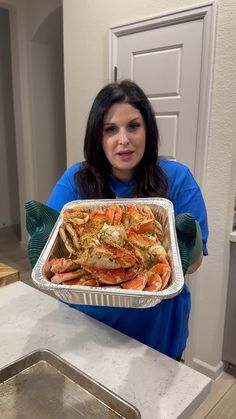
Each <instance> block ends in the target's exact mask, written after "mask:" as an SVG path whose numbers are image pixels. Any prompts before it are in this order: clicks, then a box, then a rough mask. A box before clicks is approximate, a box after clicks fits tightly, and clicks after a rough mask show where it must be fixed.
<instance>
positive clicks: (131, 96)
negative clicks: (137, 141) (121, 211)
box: [75, 80, 168, 199]
mask: <svg viewBox="0 0 236 419" xmlns="http://www.w3.org/2000/svg"><path fill="white" fill-rule="evenodd" d="M115 103H128V104H130V105H132V106H133V107H134V108H136V109H138V110H139V112H140V113H141V115H142V117H143V119H144V122H145V129H146V145H145V151H144V155H143V157H142V159H141V161H140V162H139V164H138V165H137V167H136V168H135V170H134V176H133V181H134V185H135V186H134V190H133V196H135V197H152V196H158V197H166V196H167V189H168V182H167V177H166V175H165V173H164V172H163V170H162V169H161V167H160V165H159V159H158V143H159V133H158V128H157V124H156V120H155V117H154V113H153V110H152V107H151V105H150V102H149V100H148V99H147V97H146V95H145V93H144V92H143V90H142V89H141V88H140V87H139V86H138V85H137V84H136V83H134V82H133V81H130V80H123V81H121V82H120V83H110V84H108V85H107V86H105V87H104V88H103V89H102V90H100V92H99V93H98V94H97V96H96V98H95V100H94V102H93V104H92V107H91V110H90V113H89V117H88V121H87V127H86V133H85V139H84V157H85V161H84V163H83V165H82V168H81V169H80V170H78V171H77V172H76V173H75V183H76V185H77V187H78V190H79V194H80V196H81V198H87V199H92V198H93V199H99V198H100V199H101V198H115V195H114V193H113V192H112V190H111V189H110V187H109V178H110V176H111V165H110V163H109V161H108V160H107V158H106V156H105V153H104V151H103V147H102V135H103V123H104V116H105V114H106V113H107V111H108V110H109V108H110V107H111V106H112V105H114V104H115Z"/></svg>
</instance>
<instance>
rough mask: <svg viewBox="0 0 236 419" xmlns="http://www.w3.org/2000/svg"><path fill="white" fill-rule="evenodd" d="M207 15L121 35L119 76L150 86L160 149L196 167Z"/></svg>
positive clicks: (118, 61)
mask: <svg viewBox="0 0 236 419" xmlns="http://www.w3.org/2000/svg"><path fill="white" fill-rule="evenodd" d="M202 41H203V20H202V19H198V20H193V21H187V22H180V23H177V24H172V25H168V26H164V27H162V26H160V27H157V28H154V29H152V28H151V29H149V30H142V31H141V32H135V33H128V34H126V35H124V36H120V37H118V39H117V45H116V54H117V56H116V63H117V64H116V65H117V80H121V79H124V78H130V79H132V80H134V81H135V82H137V83H138V84H139V85H140V86H141V87H142V88H143V90H144V91H145V93H146V94H147V96H148V98H149V99H150V101H151V104H152V106H153V109H154V112H155V116H156V118H157V123H158V127H159V132H160V151H159V154H160V155H163V156H166V157H170V158H174V159H177V160H178V161H180V162H182V163H184V164H186V165H187V166H188V167H189V168H190V169H191V170H192V172H194V169H195V152H196V147H197V128H198V110H199V91H200V81H201V56H202Z"/></svg>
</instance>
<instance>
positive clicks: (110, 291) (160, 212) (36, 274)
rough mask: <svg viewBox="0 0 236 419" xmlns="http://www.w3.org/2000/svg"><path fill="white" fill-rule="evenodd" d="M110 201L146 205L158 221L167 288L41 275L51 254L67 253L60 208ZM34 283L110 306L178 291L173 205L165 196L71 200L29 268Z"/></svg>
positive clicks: (72, 299) (75, 300)
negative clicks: (60, 280)
mask: <svg viewBox="0 0 236 419" xmlns="http://www.w3.org/2000/svg"><path fill="white" fill-rule="evenodd" d="M111 204H118V205H121V206H125V205H128V204H135V205H137V206H138V205H148V206H150V208H152V209H153V210H154V212H155V214H156V215H157V219H158V221H159V222H161V224H162V227H163V231H164V235H163V245H164V247H165V249H166V250H167V253H168V256H169V258H170V264H171V268H172V275H171V278H170V281H169V284H168V286H167V288H165V289H164V290H161V291H157V292H149V291H137V290H127V289H121V288H111V287H109V286H108V287H88V286H75V285H73V286H69V285H61V284H60V285H57V284H53V283H51V282H50V281H49V280H48V279H47V278H46V277H45V275H44V267H45V264H46V263H47V261H48V260H50V259H52V258H59V257H68V256H69V255H68V253H67V250H66V249H65V247H64V244H63V242H62V240H61V238H60V236H59V227H60V225H61V224H62V222H63V218H62V215H63V211H64V210H65V209H68V208H71V207H73V206H75V205H81V206H86V207H87V206H91V207H95V206H96V207H97V206H100V207H101V208H104V207H106V206H110V205H111ZM32 279H33V282H34V284H35V285H36V286H37V287H38V288H40V289H42V290H44V291H47V292H48V291H49V292H50V291H51V292H53V293H54V294H55V295H56V297H57V298H58V299H60V300H62V301H65V302H67V303H71V304H85V305H96V306H113V307H136V308H148V307H152V306H155V305H156V304H158V303H160V302H161V301H162V300H163V299H166V298H172V297H174V296H176V295H177V294H179V293H180V292H181V290H182V288H183V285H184V276H183V271H182V265H181V260H180V255H179V248H178V242H177V236H176V230H175V217H174V209H173V204H172V202H171V201H169V200H168V199H165V198H137V199H134V198H132V199H114V200H112V199H109V200H108V199H101V200H82V201H72V202H70V203H68V204H66V205H65V206H64V207H63V209H62V211H61V213H60V216H59V218H58V220H57V222H56V224H55V226H54V228H53V230H52V232H51V234H50V236H49V238H48V241H47V243H46V245H45V246H44V249H43V251H42V253H41V255H40V257H39V259H38V261H37V263H36V265H35V267H34V269H33V271H32Z"/></svg>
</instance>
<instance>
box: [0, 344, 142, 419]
mask: <svg viewBox="0 0 236 419" xmlns="http://www.w3.org/2000/svg"><path fill="white" fill-rule="evenodd" d="M0 400H1V403H0V404H1V417H2V418H4V419H32V418H34V419H54V418H55V419H78V418H84V419H106V418H109V419H117V418H125V419H126V418H127V419H136V418H141V415H140V413H139V411H138V410H137V409H136V408H135V407H134V406H132V405H130V404H129V403H127V402H126V401H125V400H123V399H122V398H120V397H119V396H118V395H116V394H114V393H113V392H111V391H110V390H109V389H107V388H106V387H104V386H102V385H101V384H99V383H98V382H97V381H95V380H93V379H92V378H91V377H89V376H88V375H87V374H85V373H84V372H82V371H80V370H78V369H77V368H74V367H73V366H72V365H71V364H69V363H67V362H66V361H64V360H63V359H62V358H60V357H59V356H57V355H56V354H55V353H53V352H51V351H48V350H39V351H34V352H31V353H30V354H28V355H27V356H25V357H23V358H20V359H18V360H17V361H16V362H14V363H12V364H10V365H8V366H6V367H5V368H3V369H2V370H0Z"/></svg>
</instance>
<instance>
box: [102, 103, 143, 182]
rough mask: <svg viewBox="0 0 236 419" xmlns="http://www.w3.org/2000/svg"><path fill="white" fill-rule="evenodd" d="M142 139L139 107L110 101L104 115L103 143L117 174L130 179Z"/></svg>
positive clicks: (113, 172)
mask: <svg viewBox="0 0 236 419" xmlns="http://www.w3.org/2000/svg"><path fill="white" fill-rule="evenodd" d="M145 143H146V129H145V123H144V120H143V117H142V115H141V113H140V112H139V110H138V109H136V108H134V107H133V106H131V105H129V104H128V103H116V104H114V105H112V106H111V107H110V109H109V110H108V111H107V113H106V114H105V117H104V122H103V136H102V146H103V150H104V153H105V155H106V158H107V159H108V161H109V162H110V164H111V167H112V174H113V175H114V176H115V177H116V178H118V179H120V180H125V179H127V180H128V179H132V176H133V172H134V169H135V167H136V166H137V165H138V164H139V162H140V160H141V159H142V157H143V154H144V150H145Z"/></svg>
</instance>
